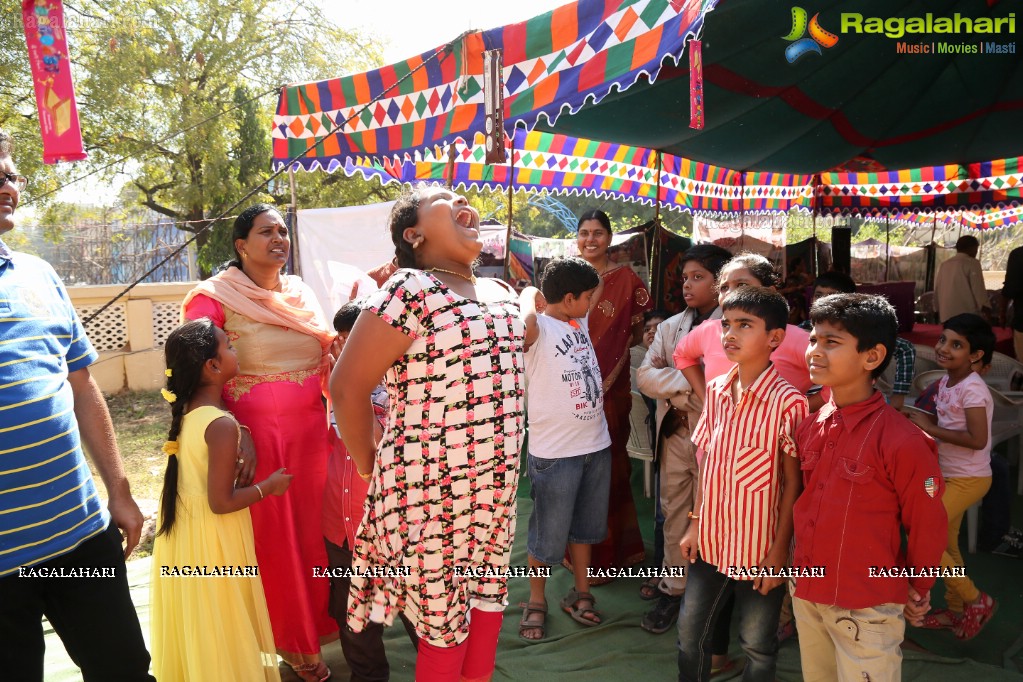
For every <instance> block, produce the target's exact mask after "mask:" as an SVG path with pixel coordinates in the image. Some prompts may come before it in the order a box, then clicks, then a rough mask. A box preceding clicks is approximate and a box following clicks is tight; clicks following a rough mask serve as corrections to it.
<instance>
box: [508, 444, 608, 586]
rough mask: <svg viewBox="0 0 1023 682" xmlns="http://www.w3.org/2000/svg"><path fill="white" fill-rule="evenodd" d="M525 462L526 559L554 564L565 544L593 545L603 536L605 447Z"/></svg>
mask: <svg viewBox="0 0 1023 682" xmlns="http://www.w3.org/2000/svg"><path fill="white" fill-rule="evenodd" d="M526 462H527V465H528V470H529V482H530V483H531V486H530V490H529V496H530V497H532V498H533V513H532V514H531V515H530V517H529V531H528V533H527V536H526V551H527V552H528V553H529V556H531V557H533V558H534V559H536V560H537V561H539V562H541V563H544V564H547V565H548V566H554V565H557V564H559V563H561V560H562V558H564V556H565V548H566V547H568V544H569V543H573V544H580V545H595V544H597V543H599V542H601V541H603V540H604V538H606V537H607V507H608V503H609V500H610V489H611V448H604V449H603V450H597V451H596V452H591V453H589V454H586V455H577V456H574V457H558V458H553V459H545V458H543V457H536V456H535V455H529V456H528V457H527V458H526Z"/></svg>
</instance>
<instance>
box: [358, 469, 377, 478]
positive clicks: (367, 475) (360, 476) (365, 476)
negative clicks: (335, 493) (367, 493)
mask: <svg viewBox="0 0 1023 682" xmlns="http://www.w3.org/2000/svg"><path fill="white" fill-rule="evenodd" d="M355 473H357V474H359V478H361V479H362V480H364V481H368V480H369V479H371V478H373V472H372V471H371V472H369V473H368V474H364V473H362V472H361V471H359V470H358V469H356V470H355Z"/></svg>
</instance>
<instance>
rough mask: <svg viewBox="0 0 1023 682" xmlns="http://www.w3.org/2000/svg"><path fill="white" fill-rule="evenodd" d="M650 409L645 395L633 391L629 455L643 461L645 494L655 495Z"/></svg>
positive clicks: (628, 444)
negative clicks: (649, 420)
mask: <svg viewBox="0 0 1023 682" xmlns="http://www.w3.org/2000/svg"><path fill="white" fill-rule="evenodd" d="M649 417H650V410H648V409H647V406H646V401H644V400H643V395H642V394H641V393H639V392H638V391H633V392H632V410H630V411H629V425H630V426H631V427H632V428H631V430H630V431H629V442H628V443H627V444H626V446H625V447H626V449H627V450H628V452H629V457H632V458H633V459H637V460H639V461H641V462H643V495H644V496H646V497H652V496H653V488H654V466H653V462H654V450H653V448H652V447H651V446H650V424H649V422H648V419H649Z"/></svg>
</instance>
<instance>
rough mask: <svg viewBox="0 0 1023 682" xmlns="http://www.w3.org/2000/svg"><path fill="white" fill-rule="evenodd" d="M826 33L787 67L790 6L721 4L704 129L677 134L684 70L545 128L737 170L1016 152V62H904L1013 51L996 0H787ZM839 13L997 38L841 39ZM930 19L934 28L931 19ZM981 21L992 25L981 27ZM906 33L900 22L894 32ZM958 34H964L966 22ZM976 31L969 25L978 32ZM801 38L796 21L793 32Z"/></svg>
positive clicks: (708, 29) (939, 160) (1019, 97)
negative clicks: (904, 46) (912, 50)
mask: <svg viewBox="0 0 1023 682" xmlns="http://www.w3.org/2000/svg"><path fill="white" fill-rule="evenodd" d="M797 4H798V5H800V6H801V7H802V8H804V9H805V10H806V15H807V16H811V17H812V16H814V15H817V16H818V25H819V26H820V27H822V28H824V29H825V30H826V31H827V32H830V33H831V34H833V37H837V43H836V44H834V45H833V46H832V47H823V49H821V47H818V48H817V50H818V52H819V54H816V53H807V54H806V55H805V56H803V57H801V58H798V59H797V60H796V61H795V63H789V62H788V61H787V59H786V48H787V47H788V46H789V45H791V44H792V43H790V42H789V41H786V40H785V39H783V38H782V36H791V35H792V33H793V32H795V31H796V30H797V29H798V28H800V27H799V26H796V25H795V23H796V22H795V21H794V18H793V8H792V4H789V3H778V2H765V1H764V0H720V1H719V2H717V3H716V8H715V9H714V11H713V12H711V13H710V14H708V15H707V17H706V20H705V22H704V30H703V36H702V40H703V84H704V102H705V112H706V127H705V128H704V129H703V130H693V129H691V128H689V125H688V123H689V121H688V117H687V116H685V115H683V113H684V112H685V111H686V110H687V109H688V106H687V105H688V94H689V72H688V70H686V69H678V68H665V69H662V70H661V72H660V74H659V77H658V79H657V81H656V82H652V83H647V82H645V81H640V82H638V83H636V84H635V85H634V86H633V87H631V88H629V89H628V90H625V91H623V92H620V93H615V94H613V95H610V96H608V97H606V98H604V99H603V100H601V101H600V102H597V103H592V104H587V105H586V106H584V107H583V108H582V109H581V110H580V111H578V112H573V114H572V115H566V116H561V117H560V118H558V120H557V121H556V122H555V123H554V124H553V125H546V126H543V125H541V126H538V128H540V127H542V128H544V129H546V130H550V131H553V132H559V133H564V134H566V135H577V136H580V137H587V138H592V139H599V140H613V141H615V142H621V143H624V144H630V145H635V146H639V147H649V148H654V149H660V150H661V151H664V152H668V153H672V154H678V155H681V156H686V157H688V158H692V159H696V160H699V161H704V162H707V163H713V164H716V165H719V166H724V167H728V168H738V169H761V170H772V171H782V172H789V173H816V172H821V171H826V170H830V169H839V168H841V169H843V170H850V171H880V170H887V169H899V168H916V167H926V166H935V165H939V164H946V163H950V162H960V163H973V162H978V161H983V160H985V159H994V158H1003V157H1009V156H1019V155H1023V127H1021V126H1020V125H1019V121H1020V119H1021V116H1023V69H1020V61H1019V56H1018V55H1016V54H990V53H983V54H981V53H962V54H954V53H945V54H904V53H900V52H899V44H900V43H909V44H917V43H926V44H927V45H928V46H929V47H932V48H933V49H935V50H938V49H939V47H940V48H941V49H945V46H952V48H953V49H959V50H962V49H964V48H965V49H966V50H977V49H981V48H984V49H986V45H985V44H986V43H988V42H991V43H997V44H999V45H1006V44H1009V43H1010V42H1015V40H1016V35H1015V33H1014V29H1013V30H1009V24H1008V21H1007V20H1008V18H1009V17H1010V14H1012V13H1013V12H1014V11H1015V10H1016V9H1017V7H1018V4H1017V3H1013V2H1007V1H1005V0H1001V1H999V0H988V1H985V0H930V1H929V2H926V3H921V2H918V1H917V0H858V1H857V2H856V3H851V4H850V3H849V2H845V1H843V0H809V1H806V2H799V3H797ZM843 12H846V13H848V12H855V13H857V14H859V15H861V16H862V17H863V18H864V19H866V18H869V17H880V18H885V19H887V18H896V19H899V18H901V19H909V18H913V17H920V18H924V17H925V15H930V16H931V17H932V18H933V17H939V18H941V17H949V18H954V17H956V16H958V17H959V18H961V19H964V20H966V21H969V22H970V24H971V25H972V23H973V20H974V19H981V18H987V19H991V20H999V19H1000V20H1002V23H1001V24H1000V26H1001V32H1000V33H972V34H970V33H966V32H962V33H958V34H956V33H952V34H925V35H920V34H906V35H904V36H902V37H900V38H894V37H889V36H888V35H884V34H878V33H870V34H868V33H855V32H851V31H847V32H842V30H841V28H842V14H843ZM932 23H933V22H932ZM992 24H993V22H992ZM905 25H906V24H904V26H905ZM964 25H965V24H964ZM978 26H980V24H978ZM803 28H805V24H804V26H803Z"/></svg>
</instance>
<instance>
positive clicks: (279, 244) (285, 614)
mask: <svg viewBox="0 0 1023 682" xmlns="http://www.w3.org/2000/svg"><path fill="white" fill-rule="evenodd" d="M234 247H235V252H236V253H237V254H238V260H237V261H235V262H234V263H232V264H231V266H230V267H228V269H227V270H225V271H224V272H221V273H219V274H218V275H216V276H214V277H212V278H210V279H208V280H206V281H204V282H200V283H199V284H198V285H197V286H196V287H195V288H194V289H193V290H192V291H190V292H189V293H188V295H187V296H186V297H185V301H184V303H183V314H184V317H185V318H186V319H189V320H194V319H197V318H200V317H209V318H210V319H211V320H213V322H214V324H216V325H217V326H219V327H221V328H222V329H223V330H224V331H225V332H227V335H228V338H230V339H231V342H232V343H233V344H234V347H235V348H236V349H237V351H238V362H239V372H238V376H237V377H235V378H234V379H232V380H231V381H230V382H228V383H227V385H226V386H225V388H224V402H225V404H226V405H227V408H228V409H229V410H230V411H231V412H232V413H233V414H234V415H235V417H236V418H237V419H238V422H239V423H240V424H241V425H242V427H243V429H244V428H247V429H248V430H249V431H250V432H251V434H252V441H253V443H254V445H255V451H256V465H255V476H256V478H257V480H258V479H259V478H260V477H265V476H267V475H269V474H270V473H271V472H274V471H277V470H278V469H280V468H281V467H286V468H287V473H289V474H292V475H293V476H294V479H293V480H292V489H293V490H292V492H293V494H292V495H287V496H283V497H267V498H266V500H264V501H263V503H262V504H259V505H254V506H253V507H252V526H253V532H254V534H255V538H256V558H257V559H258V561H259V574H260V577H261V578H262V580H263V589H264V592H265V593H266V601H267V607H268V609H269V612H270V623H271V626H272V627H273V635H274V643H275V645H276V647H277V651H278V653H279V654H280V655H281V656H282V657H283V658H284V659H285V660H286V661H287V662H288V664H290V665H291V666H292V668H293V669H294V670H295V672H296V673H297V674H298V675H299V677H301V678H302V679H303V680H306V681H308V682H313V681H314V680H325V679H327V677H329V676H330V670H329V669H328V668H327V666H326V664H325V663H324V662H323V659H322V656H321V654H320V645H321V644H322V643H325V642H327V641H330V640H331V639H334V638H336V636H337V623H336V622H335V621H334V620H333V619H332V618H331V617H330V616H329V615H328V613H327V603H328V601H329V599H328V590H329V583H328V581H326V580H324V579H322V578H314V577H313V568H314V567H318V566H326V565H327V557H326V552H325V550H324V546H323V537H322V535H321V532H320V515H321V505H322V500H323V486H324V481H325V478H326V468H327V454H328V452H329V451H330V449H331V447H332V444H333V441H332V439H333V438H334V435H333V432H332V430H330V429H329V425H328V422H327V415H326V411H325V408H324V406H323V401H322V397H323V389H324V387H325V377H327V376H328V375H329V365H330V358H331V356H330V354H329V352H330V349H331V344H332V342H333V340H334V335H333V334H332V333H331V332H330V331H329V326H328V324H327V321H326V320H325V318H324V316H323V313H322V311H321V310H320V306H319V304H318V303H317V302H316V299H315V297H314V295H313V293H312V290H311V289H309V287H308V286H306V285H305V284H304V283H303V282H302V280H301V279H299V278H298V277H296V276H287V275H283V274H281V269H282V268H283V267H284V265H285V263H286V262H287V258H288V253H289V252H290V249H291V242H290V238H289V235H288V228H287V227H286V226H285V225H284V220H283V219H282V218H281V214H280V213H278V212H277V210H276V209H274V208H273V207H272V206H269V205H268V204H256V205H255V206H252V207H250V208H248V209H246V210H245V211H243V212H242V213H241V215H239V216H238V218H237V220H236V221H235V224H234ZM245 466H247V465H243V464H242V461H241V460H239V469H240V478H241V477H243V476H247V475H248V472H245V471H242V470H243V469H244V468H245Z"/></svg>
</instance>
